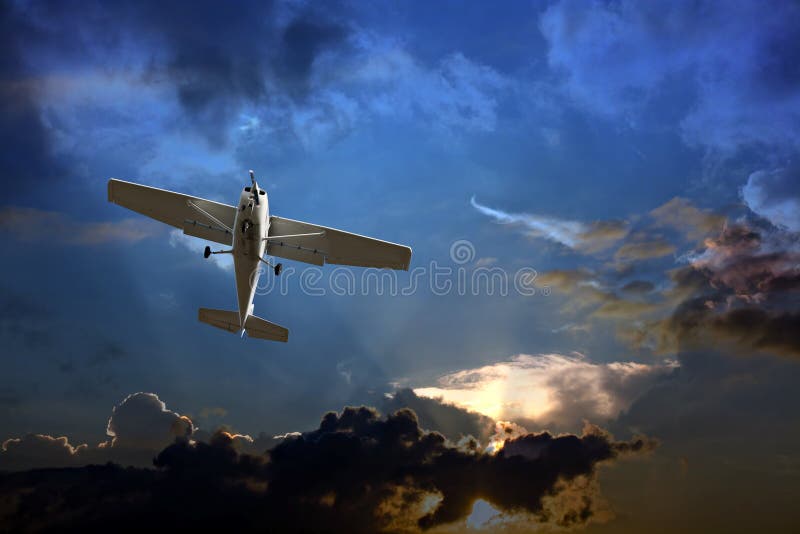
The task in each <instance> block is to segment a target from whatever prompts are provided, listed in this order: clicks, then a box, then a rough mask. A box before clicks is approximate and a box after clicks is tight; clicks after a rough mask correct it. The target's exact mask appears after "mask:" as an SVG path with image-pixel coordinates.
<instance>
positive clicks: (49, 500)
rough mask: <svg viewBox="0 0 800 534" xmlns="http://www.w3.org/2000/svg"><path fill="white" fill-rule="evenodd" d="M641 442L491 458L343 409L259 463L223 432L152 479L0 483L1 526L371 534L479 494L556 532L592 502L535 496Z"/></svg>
mask: <svg viewBox="0 0 800 534" xmlns="http://www.w3.org/2000/svg"><path fill="white" fill-rule="evenodd" d="M653 446H654V443H653V442H651V441H650V440H647V439H635V440H632V441H616V440H614V439H613V438H612V437H611V436H610V435H609V434H607V433H605V432H604V431H602V430H600V429H598V428H597V427H587V428H586V430H585V431H584V433H583V435H581V436H577V435H561V436H557V437H554V436H552V435H550V434H548V433H547V432H543V433H539V434H523V435H513V436H511V437H509V438H508V439H507V440H506V441H505V448H503V449H502V450H501V451H500V452H498V453H496V454H494V455H492V454H488V453H484V452H481V451H480V449H478V445H477V443H475V442H474V441H473V442H466V443H464V444H462V445H461V446H454V445H452V444H451V443H449V442H448V441H446V440H445V438H444V437H443V436H442V435H441V434H438V433H435V432H425V431H423V430H422V429H421V428H420V426H419V423H418V421H417V418H416V416H415V415H414V413H413V412H412V411H410V410H400V411H398V412H395V413H394V414H391V415H389V416H388V417H386V418H381V417H380V416H379V415H378V413H377V412H376V411H375V410H373V409H371V408H366V407H360V408H346V409H345V410H344V411H342V412H341V413H340V414H336V413H328V414H326V415H325V417H323V419H322V422H321V423H320V426H319V428H318V429H317V430H314V431H312V432H307V433H304V434H301V435H299V436H296V437H291V438H287V439H285V440H284V441H283V442H282V443H280V444H278V445H277V446H275V447H273V448H272V449H271V450H269V451H268V453H267V454H266V455H251V454H243V453H240V452H238V451H237V447H236V446H235V444H234V439H233V438H232V436H231V435H230V434H227V433H224V432H218V433H216V434H214V435H213V436H212V437H211V439H210V440H209V442H208V443H204V442H190V441H188V440H186V439H185V438H184V439H181V438H179V439H177V440H176V441H175V443H174V444H172V445H170V446H168V447H167V448H165V449H164V450H163V451H162V452H161V453H160V454H159V455H158V456H157V457H156V459H155V460H154V463H155V466H156V467H157V468H158V470H157V471H149V470H134V469H127V470H121V469H118V468H116V467H114V466H110V465H109V466H106V467H103V468H99V467H86V468H82V469H77V470H75V469H74V470H71V471H59V470H51V471H39V472H36V471H34V472H28V473H23V474H12V475H6V476H4V477H2V478H0V493H2V494H3V496H4V497H6V498H10V497H12V496H16V497H18V500H17V503H18V504H17V506H16V507H9V508H7V509H6V510H5V511H4V512H2V513H4V514H5V517H2V520H3V522H4V524H6V525H11V526H13V525H23V524H25V521H26V520H30V518H31V517H32V516H34V515H35V516H37V517H38V518H39V521H40V522H41V523H40V524H41V525H42V526H43V527H45V528H62V527H65V526H67V525H69V526H70V528H79V527H83V528H86V527H96V526H99V525H101V524H106V525H107V524H110V523H109V521H115V522H116V521H120V522H121V523H118V524H125V525H126V527H131V526H144V525H155V524H158V525H159V526H161V527H163V526H178V525H180V526H181V527H182V528H191V527H197V526H202V527H204V528H209V527H211V526H223V525H224V526H225V527H226V528H251V529H252V528H264V527H265V526H268V527H269V528H270V529H274V530H277V531H281V532H285V531H314V532H320V531H333V532H339V531H344V530H347V531H350V532H353V531H358V532H377V531H384V530H398V529H400V530H417V529H419V528H421V529H427V528H430V527H433V526H437V525H445V524H448V523H452V522H454V521H459V520H463V519H465V518H466V517H467V516H468V515H469V513H470V511H471V508H472V503H473V502H474V501H475V500H476V499H478V498H482V499H485V500H486V501H488V502H490V503H491V504H492V505H493V506H495V507H496V508H497V509H498V510H501V511H504V512H508V513H515V514H518V513H523V512H525V513H529V514H532V515H533V516H535V517H537V519H538V520H539V521H540V522H542V523H552V524H559V525H565V526H566V525H572V524H576V523H579V524H580V523H585V522H586V521H588V520H589V519H590V518H591V516H592V513H593V503H592V499H593V498H594V494H593V493H592V492H591V491H587V492H585V493H584V494H582V495H581V498H580V499H578V501H577V505H576V504H572V505H569V504H568V503H567V502H561V503H560V504H559V505H557V506H556V505H554V504H552V503H549V504H546V503H545V501H546V499H550V498H551V497H554V496H557V495H558V494H559V493H561V492H567V491H573V492H574V491H581V490H580V489H578V488H582V487H584V486H582V485H575V484H573V483H577V481H579V480H585V479H587V478H589V479H593V478H594V473H595V468H596V466H597V465H598V464H599V463H601V462H607V461H610V460H613V459H615V458H618V457H620V456H625V455H629V454H636V453H642V452H646V451H649V450H651V449H652V448H653ZM27 488H30V489H27ZM99 488H102V491H99ZM23 489H24V490H25V492H24V493H23V492H22V490H23ZM67 495H69V496H70V498H69V499H65V497H66V496H67ZM431 499H433V500H431ZM100 502H102V503H103V506H99V503H100ZM45 510H46V512H45ZM176 510H180V513H179V514H176V513H175V511H176Z"/></svg>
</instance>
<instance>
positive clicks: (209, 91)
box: [0, 0, 349, 180]
mask: <svg viewBox="0 0 800 534" xmlns="http://www.w3.org/2000/svg"><path fill="white" fill-rule="evenodd" d="M332 11H333V7H332V6H327V5H326V6H318V7H315V8H313V9H312V8H298V7H297V6H294V5H292V4H289V3H282V2H272V1H265V2H257V1H253V2H244V3H238V4H237V5H235V6H232V5H228V4H225V3H220V2H214V1H209V0H203V1H200V2H189V1H177V2H157V1H152V0H149V1H144V2H133V3H110V4H94V3H92V4H86V3H83V2H67V3H58V4H47V3H41V2H33V3H31V4H24V5H23V4H12V3H11V2H5V1H4V2H2V4H0V29H2V30H3V31H2V32H0V33H2V35H3V37H2V38H0V39H2V41H0V45H2V52H0V54H2V57H0V80H1V81H2V85H0V91H2V93H1V94H2V96H3V98H2V104H0V106H2V107H0V135H1V136H2V137H1V138H0V140H2V141H3V142H4V146H5V147H9V146H14V147H18V148H19V150H10V151H9V150H4V151H3V154H4V156H3V159H2V164H3V171H4V174H6V173H7V174H8V175H9V176H15V177H18V178H19V179H20V180H25V179H28V178H32V177H37V178H43V177H46V176H48V175H50V174H53V173H55V172H57V167H56V165H55V162H52V161H51V156H50V145H51V141H50V139H51V134H50V132H49V128H48V126H46V125H45V123H44V122H43V120H42V118H41V105H40V103H39V102H38V95H37V89H38V87H39V85H40V84H41V83H42V80H41V79H38V78H37V77H36V76H35V71H34V70H32V69H31V68H29V65H33V64H36V63H37V62H38V61H44V62H46V63H47V64H50V63H53V62H54V63H56V64H59V63H61V64H64V65H73V66H79V67H81V68H83V69H85V68H86V67H87V66H94V67H96V68H98V69H102V70H105V71H111V72H113V71H116V70H119V69H120V65H123V67H122V68H123V69H124V70H126V71H127V72H137V70H142V74H143V79H144V80H145V81H147V82H152V83H160V82H164V81H166V82H167V83H168V84H170V85H172V86H174V88H175V91H176V96H177V98H178V102H179V103H180V105H181V107H182V109H183V110H184V111H185V113H186V118H187V119H188V126H189V127H191V128H192V129H193V130H198V129H199V131H200V132H201V133H202V134H203V135H204V136H205V137H206V138H207V139H208V140H209V141H210V142H212V143H214V144H221V143H224V142H225V141H226V129H227V127H228V125H229V124H230V123H231V122H232V121H234V120H238V118H239V113H240V111H241V109H242V108H243V107H244V106H245V105H248V104H249V105H256V104H259V103H263V102H265V101H266V99H268V98H269V97H270V96H271V95H272V94H273V93H275V92H276V91H281V92H286V91H288V92H289V94H290V95H291V96H293V97H298V98H299V97H302V96H304V94H305V92H306V90H307V87H308V78H309V76H310V73H311V66H312V65H313V63H314V61H315V60H316V58H317V57H318V56H319V55H320V54H322V53H323V52H324V51H326V50H329V49H335V48H337V47H340V46H341V45H342V44H343V43H344V41H345V39H346V38H347V36H348V34H349V30H348V29H347V27H346V25H345V24H344V23H342V22H340V20H339V18H337V17H334V16H333V15H332V14H331V13H332ZM284 19H285V22H284ZM126 64H127V66H125V65H126ZM137 64H143V65H142V66H141V67H140V68H137V67H136V65H137Z"/></svg>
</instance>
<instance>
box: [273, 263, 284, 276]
mask: <svg viewBox="0 0 800 534" xmlns="http://www.w3.org/2000/svg"><path fill="white" fill-rule="evenodd" d="M282 270H283V264H282V263H279V264H277V265H276V266H275V276H280V275H281V271H282Z"/></svg>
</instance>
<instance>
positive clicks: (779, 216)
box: [742, 169, 800, 232]
mask: <svg viewBox="0 0 800 534" xmlns="http://www.w3.org/2000/svg"><path fill="white" fill-rule="evenodd" d="M799 182H800V173H797V172H792V170H790V169H776V170H773V171H766V170H760V171H756V172H754V173H753V174H751V175H750V177H749V178H748V179H747V183H746V184H745V186H744V187H742V199H743V200H744V201H745V203H746V204H747V207H748V208H750V209H751V210H752V211H753V212H754V213H757V214H758V215H760V216H762V217H764V218H765V219H767V220H768V221H770V222H771V223H772V224H774V225H775V226H777V227H779V228H784V229H788V230H789V231H792V232H800V183H799Z"/></svg>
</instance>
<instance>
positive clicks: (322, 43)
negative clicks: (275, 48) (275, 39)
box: [280, 15, 348, 95]
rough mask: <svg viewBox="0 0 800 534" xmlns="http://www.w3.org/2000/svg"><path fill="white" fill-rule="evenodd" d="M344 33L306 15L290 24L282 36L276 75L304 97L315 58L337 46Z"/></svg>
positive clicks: (339, 26)
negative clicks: (282, 76) (279, 74)
mask: <svg viewBox="0 0 800 534" xmlns="http://www.w3.org/2000/svg"><path fill="white" fill-rule="evenodd" d="M347 33H348V32H347V30H346V29H345V27H344V26H341V25H338V24H331V23H327V22H323V21H321V20H314V19H313V18H312V17H311V16H310V15H306V16H304V17H302V18H297V19H295V20H294V21H292V22H291V23H290V24H289V25H288V26H287V27H286V28H285V29H284V31H283V36H282V49H283V54H282V57H281V58H280V72H281V73H282V74H283V75H284V77H285V79H286V81H288V82H289V83H290V85H291V86H293V87H294V89H295V90H297V91H300V93H301V95H304V93H305V91H307V90H308V87H307V84H308V78H309V76H310V74H311V67H312V65H313V63H314V60H315V59H316V57H317V56H318V55H319V54H320V52H322V51H323V50H325V49H326V48H332V47H336V46H338V45H340V44H341V43H342V42H343V41H344V39H345V38H346V37H347Z"/></svg>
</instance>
